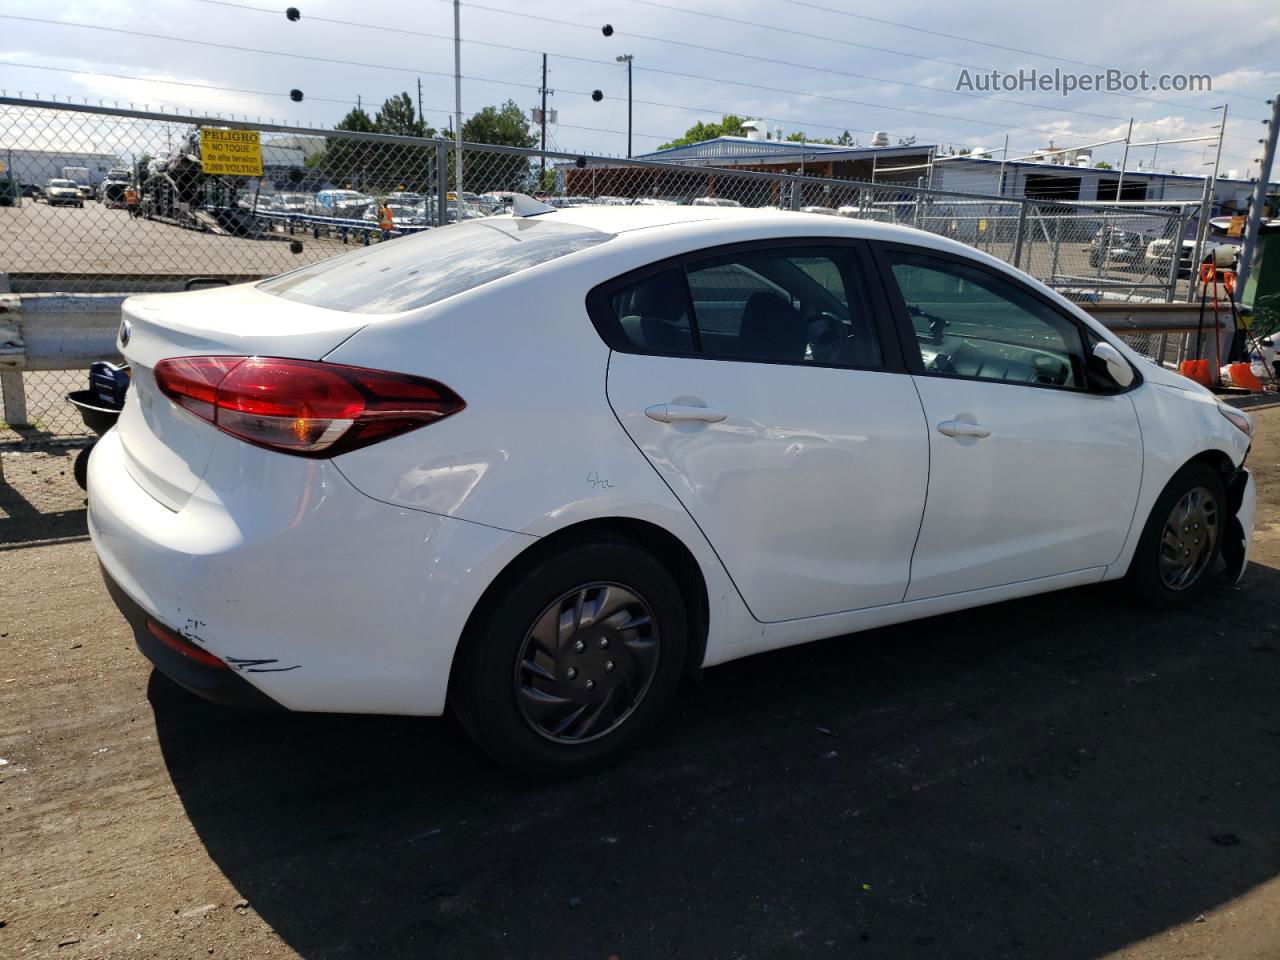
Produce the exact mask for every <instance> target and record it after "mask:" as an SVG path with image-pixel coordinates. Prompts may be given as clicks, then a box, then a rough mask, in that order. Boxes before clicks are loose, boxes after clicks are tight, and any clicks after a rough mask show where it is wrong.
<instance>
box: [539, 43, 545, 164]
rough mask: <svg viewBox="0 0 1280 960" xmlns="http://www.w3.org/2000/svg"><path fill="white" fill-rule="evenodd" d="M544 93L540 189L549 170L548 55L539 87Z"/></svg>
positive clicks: (543, 59) (541, 92)
mask: <svg viewBox="0 0 1280 960" xmlns="http://www.w3.org/2000/svg"><path fill="white" fill-rule="evenodd" d="M538 92H539V93H540V94H542V116H541V118H540V119H541V121H542V123H541V126H542V156H540V157H539V158H538V189H542V177H543V175H544V174H545V173H546V172H547V55H546V54H545V53H544V54H543V55H542V86H541V87H539V88H538Z"/></svg>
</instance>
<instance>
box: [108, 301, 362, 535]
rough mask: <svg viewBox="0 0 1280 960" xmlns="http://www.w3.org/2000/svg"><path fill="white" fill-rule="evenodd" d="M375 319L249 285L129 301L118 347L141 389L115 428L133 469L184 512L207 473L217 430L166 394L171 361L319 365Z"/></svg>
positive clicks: (133, 388) (140, 480)
mask: <svg viewBox="0 0 1280 960" xmlns="http://www.w3.org/2000/svg"><path fill="white" fill-rule="evenodd" d="M368 319H369V318H367V317H359V318H357V317H354V316H352V315H351V314H348V313H344V312H342V311H337V310H325V309H322V308H319V307H313V306H307V305H304V304H297V303H290V302H288V301H284V300H281V299H280V298H279V297H272V296H270V295H268V294H265V293H262V292H261V291H259V290H257V289H255V288H254V287H253V286H252V285H248V284H245V285H241V286H236V287H224V288H219V289H213V290H201V291H197V292H192V293H183V294H158V295H151V296H142V297H132V298H130V299H129V300H127V301H125V304H124V323H123V324H122V325H121V337H120V349H121V352H122V353H123V354H124V356H125V359H126V360H128V361H129V363H130V365H131V367H132V371H133V382H132V384H131V386H130V389H129V396H128V399H127V401H126V403H125V407H124V411H123V412H122V413H121V415H120V420H119V422H118V424H117V427H116V429H117V431H118V432H119V434H120V439H121V443H122V446H123V451H124V456H123V462H124V464H125V469H126V470H127V471H128V473H129V474H130V476H132V477H133V479H134V480H135V481H136V482H137V483H138V484H139V485H140V486H141V487H142V488H143V489H145V490H146V491H147V492H148V493H149V494H151V496H152V497H154V498H155V499H156V500H158V501H159V502H160V503H162V504H164V505H165V506H166V507H168V508H169V509H170V510H181V509H182V508H183V507H184V506H185V505H186V503H187V500H188V498H189V497H190V495H191V492H192V491H193V490H194V489H195V488H196V486H197V484H198V483H199V482H200V478H201V476H203V474H204V472H205V469H206V467H207V466H208V462H209V456H210V451H211V449H212V447H213V440H214V437H215V436H216V433H217V427H215V426H214V425H213V424H212V423H210V422H208V419H207V418H205V417H202V416H201V415H200V410H199V409H198V405H195V404H193V403H184V404H182V405H180V404H178V403H176V402H174V400H173V399H172V398H171V397H170V396H167V395H166V393H165V392H164V391H163V390H162V389H161V388H160V385H159V384H158V383H157V381H156V368H157V366H158V365H160V364H162V363H163V362H164V361H166V360H173V359H175V358H189V357H221V358H231V359H230V361H229V362H228V363H227V364H226V367H227V369H231V367H233V366H234V365H235V364H236V363H238V362H239V360H240V359H242V358H247V357H255V356H283V357H292V358H297V359H299V360H318V359H319V358H320V357H322V356H324V354H326V353H327V352H329V351H330V350H332V349H333V348H334V347H335V346H337V345H338V344H340V343H341V342H342V341H343V340H345V339H346V338H347V337H349V336H350V335H351V334H352V333H354V332H355V331H356V330H358V329H360V327H362V326H364V325H366V324H367V323H368ZM184 407H186V409H184ZM249 450H253V448H251V447H248V446H247V445H246V451H249Z"/></svg>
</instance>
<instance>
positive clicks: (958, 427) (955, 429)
mask: <svg viewBox="0 0 1280 960" xmlns="http://www.w3.org/2000/svg"><path fill="white" fill-rule="evenodd" d="M938 432H939V433H940V434H942V435H943V436H944V437H977V438H979V439H981V438H982V437H989V436H991V430H990V428H988V427H984V426H983V425H982V424H980V423H965V422H964V421H963V420H943V421H942V422H941V423H940V424H938Z"/></svg>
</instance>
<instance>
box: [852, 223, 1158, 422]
mask: <svg viewBox="0 0 1280 960" xmlns="http://www.w3.org/2000/svg"><path fill="white" fill-rule="evenodd" d="M867 247H868V253H869V255H870V256H871V257H872V258H873V260H874V262H875V264H876V268H877V273H879V274H880V278H881V280H882V281H883V285H884V289H885V295H886V297H887V298H888V301H889V305H890V310H891V313H892V316H893V318H894V327H895V329H896V332H897V335H898V338H899V341H900V343H901V346H902V353H903V361H904V364H905V366H906V368H907V370H908V371H909V372H910V373H911V375H912V376H916V377H939V378H945V379H947V380H967V381H970V382H973V383H1002V384H1005V385H1006V386H1010V387H1031V388H1032V389H1035V390H1057V391H1059V392H1063V393H1072V394H1077V395H1080V396H1107V397H1114V396H1119V395H1120V394H1125V393H1129V392H1130V391H1132V390H1136V389H1137V388H1138V387H1139V386H1141V385H1142V382H1143V380H1142V372H1141V371H1140V370H1138V368H1137V367H1134V366H1133V364H1130V365H1129V366H1130V367H1131V368H1132V369H1133V374H1134V377H1133V382H1132V383H1131V384H1129V386H1127V387H1123V388H1120V387H1116V388H1114V389H1107V390H1102V389H1098V388H1097V387H1096V386H1095V385H1094V378H1093V376H1091V374H1090V370H1089V356H1090V354H1089V352H1088V338H1089V336H1090V335H1091V334H1092V335H1093V336H1095V337H1096V336H1097V334H1096V333H1095V332H1094V331H1092V330H1090V329H1089V328H1088V327H1087V326H1086V325H1085V324H1083V323H1081V322H1080V318H1079V317H1076V316H1073V315H1072V314H1070V313H1068V312H1067V311H1065V310H1063V309H1062V307H1061V306H1059V305H1058V304H1056V303H1054V302H1053V301H1052V300H1050V299H1049V298H1048V297H1046V296H1045V295H1044V294H1042V293H1041V292H1040V291H1038V290H1036V289H1035V288H1034V287H1031V286H1029V285H1028V284H1026V283H1024V282H1023V281H1021V280H1019V279H1018V278H1017V277H1014V276H1010V275H1009V274H1007V273H1005V272H1003V271H1001V270H993V269H992V268H991V267H990V266H988V265H987V264H985V263H982V262H981V261H980V260H974V259H973V258H971V257H967V256H964V255H961V254H957V253H953V252H951V251H949V250H937V249H935V248H933V247H922V246H918V245H917V244H912V243H900V242H895V241H868V244H867ZM890 250H900V251H902V252H904V253H912V254H917V255H920V256H926V257H933V258H935V259H938V260H947V261H950V262H953V263H959V264H961V265H963V266H966V267H969V268H970V269H973V270H976V271H978V272H979V273H982V274H985V275H986V276H988V277H991V278H993V279H995V280H998V281H1003V282H1004V283H1008V284H1010V285H1011V286H1013V287H1015V288H1016V289H1017V290H1019V291H1020V292H1021V293H1023V294H1024V295H1026V296H1028V297H1030V298H1032V299H1033V300H1035V301H1036V302H1037V303H1040V304H1041V305H1043V306H1044V307H1046V308H1047V309H1049V310H1051V311H1052V312H1053V313H1054V314H1056V315H1057V316H1059V317H1061V318H1062V319H1063V320H1065V321H1067V322H1068V323H1070V324H1071V325H1072V326H1073V327H1074V328H1075V330H1076V333H1077V334H1078V336H1079V337H1080V349H1081V352H1082V355H1083V357H1084V371H1083V375H1084V379H1085V383H1084V384H1083V385H1082V386H1080V387H1067V386H1060V385H1058V384H1055V383H1025V382H1022V381H1018V380H996V379H993V378H991V377H970V376H964V375H963V374H955V373H941V372H938V371H934V370H928V369H926V368H925V366H924V359H923V357H922V356H921V354H920V345H919V340H918V339H917V337H916V333H915V327H914V326H913V325H912V323H911V315H910V314H909V313H908V312H907V301H906V298H905V297H903V295H902V289H901V288H900V287H899V286H898V281H897V278H896V277H895V276H894V275H893V267H892V264H890V263H889V259H888V257H887V256H886V253H887V252H888V251H890Z"/></svg>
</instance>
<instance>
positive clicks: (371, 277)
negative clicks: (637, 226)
mask: <svg viewBox="0 0 1280 960" xmlns="http://www.w3.org/2000/svg"><path fill="white" fill-rule="evenodd" d="M612 236H613V234H610V233H603V232H601V231H599V230H591V229H588V228H586V227H580V226H576V225H574V224H568V223H558V222H556V221H554V220H546V219H538V218H535V217H526V218H510V219H509V218H506V217H493V218H487V219H483V220H468V221H466V222H463V223H456V224H450V225H449V226H445V227H436V228H435V229H432V230H427V231H425V232H423V233H418V234H414V235H413V236H411V237H400V238H398V239H396V240H394V241H392V242H391V243H386V244H382V243H380V244H377V245H376V246H373V247H370V248H368V249H362V250H358V251H356V252H355V253H349V254H346V255H345V256H341V257H335V258H333V259H332V260H325V261H323V262H321V263H315V264H311V265H310V266H306V267H302V268H301V269H299V270H294V271H292V272H290V273H286V274H284V275H282V276H279V277H273V278H272V279H270V280H264V281H263V282H262V283H260V284H258V286H259V288H261V289H262V290H265V291H266V292H267V293H273V294H275V295H276V296H280V297H284V298H285V299H287V300H297V301H299V302H301V303H308V304H311V305H312V306H317V307H328V308H330V309H332V310H347V311H350V312H352V313H401V312H403V311H405V310H415V309H417V308H419V307H425V306H429V305H431V304H433V303H437V302H439V301H441V300H444V299H445V298H446V297H452V296H455V295H457V294H459V293H465V292H466V291H468V290H472V289H474V288H475V287H479V286H481V285H483V284H486V283H490V282H492V281H494V280H500V279H501V278H503V277H508V276H511V275H512V274H514V273H519V272H520V271H521V270H527V269H528V268H530V267H534V266H537V265H538V264H540V263H546V262H547V261H549V260H555V259H556V258H558V257H563V256H567V255H568V254H571V253H576V252H577V251H579V250H585V249H587V248H588V247H593V246H595V245H596V244H598V243H603V242H604V241H606V240H608V239H610V238H611V237H612Z"/></svg>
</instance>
